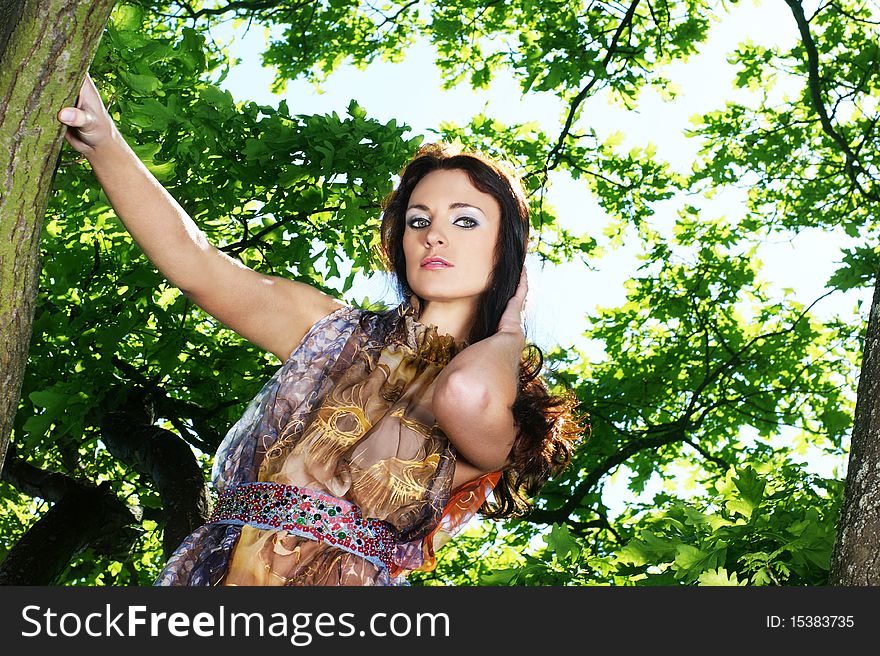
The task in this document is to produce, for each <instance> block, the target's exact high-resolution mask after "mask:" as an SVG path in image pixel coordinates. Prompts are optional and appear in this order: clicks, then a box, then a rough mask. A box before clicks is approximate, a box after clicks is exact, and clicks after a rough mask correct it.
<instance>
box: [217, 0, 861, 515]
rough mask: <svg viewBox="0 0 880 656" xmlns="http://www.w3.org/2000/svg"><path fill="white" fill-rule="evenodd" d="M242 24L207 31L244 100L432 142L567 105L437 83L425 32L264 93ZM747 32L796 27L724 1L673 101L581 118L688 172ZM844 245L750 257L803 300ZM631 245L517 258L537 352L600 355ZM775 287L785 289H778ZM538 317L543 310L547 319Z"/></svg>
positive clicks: (779, 248)
mask: <svg viewBox="0 0 880 656" xmlns="http://www.w3.org/2000/svg"><path fill="white" fill-rule="evenodd" d="M805 4H806V5H808V6H807V11H808V12H809V10H810V7H809V5H810V4H814V3H809V2H807V3H805ZM243 29H244V28H243V27H242V28H238V29H233V28H232V26H231V24H227V25H226V26H224V27H223V28H220V29H217V30H215V31H214V33H213V34H214V37H215V39H217V40H218V41H220V42H222V43H229V42H230V41H231V43H230V46H229V48H230V55H231V56H232V57H233V58H239V59H241V62H240V64H239V65H237V66H235V67H234V68H233V69H232V70H231V72H230V74H229V76H228V77H227V78H226V80H225V81H224V82H223V84H222V86H223V87H224V88H226V89H228V90H229V91H230V92H231V93H232V94H233V96H234V97H235V99H236V100H239V101H241V100H253V101H256V102H258V103H261V104H267V105H272V106H277V104H278V102H279V101H280V100H281V99H282V98H284V99H286V101H287V103H288V106H289V107H290V111H291V112H292V113H295V114H312V113H321V114H323V113H329V112H333V111H336V112H337V113H339V114H340V115H342V114H344V113H345V109H346V107H347V106H348V103H349V100H351V99H352V98H355V99H357V102H358V103H359V104H360V105H361V106H362V107H364V108H365V109H366V111H367V115H368V116H369V117H371V118H375V119H378V120H380V121H389V120H391V119H392V118H393V119H396V120H397V121H398V123H405V124H407V125H409V126H410V128H411V133H410V134H406V135H405V137H406V138H409V137H411V136H413V135H415V134H421V135H423V136H424V137H425V140H426V141H431V140H435V138H436V137H435V136H434V135H432V134H431V133H430V130H431V129H432V128H436V127H437V126H438V125H439V124H440V123H441V122H444V121H453V122H455V123H457V124H459V125H466V124H467V123H468V122H469V120H470V118H471V117H472V116H474V115H476V114H478V113H481V112H482V113H486V114H487V115H489V116H493V117H496V118H498V119H499V120H501V121H502V122H504V123H522V122H528V121H533V120H537V121H539V123H540V125H541V127H542V128H543V129H545V130H546V131H547V132H548V133H549V134H558V133H559V130H560V128H561V125H562V121H563V119H564V116H565V114H566V113H567V109H568V108H567V107H564V106H563V105H562V104H561V103H560V102H559V101H558V100H557V99H556V98H554V97H553V96H552V95H551V94H549V93H540V92H539V93H535V92H530V93H529V94H528V95H527V96H522V95H521V93H520V89H519V85H518V83H517V82H516V81H515V80H514V79H513V78H512V76H510V75H509V74H505V73H503V72H502V73H501V74H499V75H498V77H497V78H496V79H495V80H494V81H493V83H492V85H491V87H490V89H489V90H485V91H476V92H475V91H472V90H471V89H469V88H468V87H466V86H465V85H460V86H459V87H456V88H454V89H451V90H448V91H443V90H442V89H441V79H440V75H439V72H438V71H437V69H436V67H435V66H434V63H433V62H434V55H433V51H432V48H431V46H430V44H428V43H426V42H421V43H418V44H416V45H415V46H414V47H412V48H411V49H409V50H408V51H407V57H406V59H405V60H404V61H403V62H401V63H398V64H390V63H387V62H375V63H373V64H371V65H370V66H369V67H368V68H367V69H366V70H358V69H356V68H354V67H353V66H343V67H342V68H341V69H340V70H338V71H337V72H335V73H334V74H333V75H331V76H330V78H329V79H328V80H327V81H326V82H324V83H323V84H322V93H319V92H318V91H317V90H316V89H315V87H314V86H313V85H312V84H310V83H308V82H305V81H296V82H292V83H290V84H288V87H287V89H286V91H285V92H284V93H283V94H282V95H274V94H272V93H271V92H270V91H269V89H270V86H271V82H272V79H273V73H272V71H271V70H269V69H265V68H262V67H261V64H260V62H259V53H260V51H261V50H262V49H263V48H264V47H265V43H266V41H265V39H266V35H265V31H264V30H263V29H262V28H260V29H256V28H252V29H251V30H250V31H248V32H247V33H243ZM233 37H234V38H233ZM745 38H748V39H750V40H752V41H753V42H756V43H760V44H763V45H766V46H772V45H778V46H781V47H786V46H788V45H790V44H791V43H793V41H794V40H795V39H796V38H797V29H796V25H795V24H794V20H793V18H792V16H791V13H790V11H789V10H788V7H787V6H786V4H785V3H784V2H779V1H778V0H772V1H768V2H763V3H757V2H749V1H748V0H746V1H745V2H742V3H740V4H739V5H731V6H730V13H729V15H728V16H727V17H726V18H725V19H724V20H723V21H722V22H720V23H717V24H715V25H714V26H713V28H712V30H711V32H710V38H709V41H708V43H707V44H705V45H704V46H703V47H702V48H701V49H700V52H699V54H698V55H695V56H693V57H692V58H691V59H689V60H688V61H686V62H678V63H675V64H673V65H670V66H669V67H668V68H667V69H666V73H667V75H668V76H669V77H670V78H671V79H672V81H673V82H674V83H675V84H676V85H677V86H678V87H679V88H680V93H679V95H678V97H677V98H676V99H675V100H674V101H673V102H665V101H663V100H662V99H661V98H660V97H659V95H658V94H657V93H656V92H653V91H651V90H650V89H649V90H646V91H645V92H644V93H643V95H642V97H641V99H640V102H639V106H638V111H635V112H628V111H626V110H625V109H623V108H622V107H620V106H618V105H613V104H611V103H610V102H609V101H608V99H607V97H605V96H602V95H600V96H597V97H594V98H591V99H589V100H588V101H587V103H586V104H585V106H584V116H585V117H588V119H589V122H590V125H591V126H592V127H593V128H595V129H596V131H597V133H598V135H599V137H600V138H605V137H608V136H610V135H611V134H613V133H615V132H618V131H619V132H621V133H622V134H623V135H624V141H623V142H622V143H621V145H620V146H619V148H620V150H621V151H627V150H629V149H630V148H632V147H641V148H644V147H646V146H648V145H649V144H654V145H655V146H656V149H657V156H658V157H659V158H660V159H663V160H666V161H668V162H669V163H670V165H671V166H672V167H673V168H674V169H675V170H678V171H681V172H687V171H688V170H689V169H690V167H691V165H692V162H693V161H694V159H695V156H696V153H697V151H698V149H699V146H700V144H699V142H698V141H697V140H696V139H694V138H689V137H687V136H686V135H685V130H687V129H689V128H691V127H692V124H691V122H690V118H691V117H692V116H694V115H696V114H703V113H706V112H708V111H711V110H715V109H720V108H723V106H724V102H725V101H726V100H734V99H735V100H739V101H742V102H752V100H753V99H752V98H750V97H749V95H748V94H747V93H746V92H743V91H737V90H735V88H734V86H733V79H734V74H735V69H734V67H733V66H732V65H730V64H729V63H728V62H727V56H728V55H729V53H731V52H732V51H733V50H734V49H735V48H736V47H737V44H739V43H740V42H742V41H743V40H745ZM400 79H405V80H406V81H407V83H406V92H405V93H389V92H388V88H389V86H388V82H389V81H390V80H400ZM798 84H800V83H799V82H798V81H796V80H785V79H784V78H783V79H781V80H780V81H779V82H778V83H777V86H776V88H775V90H774V93H775V94H777V96H778V97H781V96H782V95H784V94H786V93H787V94H793V93H796V92H797V90H798ZM744 194H745V192H744V191H740V192H735V191H730V192H724V193H722V194H720V195H718V196H715V197H713V198H712V199H711V201H709V200H705V199H704V200H703V201H702V202H701V207H702V208H703V212H704V215H706V216H710V217H717V216H728V217H739V216H741V215H742V214H743V213H744V211H745V202H744V198H745V196H744ZM547 200H548V201H549V202H550V203H551V204H552V205H554V207H555V208H556V211H557V215H558V217H559V220H560V223H561V224H562V225H563V226H564V227H566V228H568V229H569V230H572V231H573V232H575V233H588V234H590V235H591V236H592V237H594V238H595V239H596V240H597V241H598V243H599V245H600V246H603V247H604V246H607V243H608V239H607V238H606V237H605V236H604V235H603V229H604V228H605V226H607V225H608V224H609V223H610V222H611V219H610V218H609V217H608V216H606V215H605V214H604V212H603V211H602V210H601V208H600V207H599V206H598V204H597V203H596V201H595V199H594V198H592V196H591V195H590V193H589V192H588V190H587V189H586V188H585V186H584V185H583V184H582V183H578V182H577V181H572V180H570V179H568V178H567V176H566V175H564V174H557V175H555V176H554V177H553V178H552V186H551V188H550V190H549V193H548V195H547ZM679 206H680V199H673V200H672V201H667V202H665V203H661V204H658V205H657V207H656V209H657V214H656V215H655V217H652V220H651V224H652V226H653V227H654V228H655V229H658V230H660V231H661V232H662V233H664V234H669V233H668V231H669V229H670V228H671V226H672V225H673V224H674V221H675V219H676V218H677V215H676V214H675V210H676V208H677V207H679ZM848 245H850V240H849V238H847V237H846V236H845V235H843V234H842V232H840V233H829V232H828V231H827V230H822V231H819V230H804V231H802V232H800V233H799V234H797V235H783V236H779V237H775V238H774V239H773V240H772V241H770V242H767V243H764V244H762V245H761V247H760V249H759V251H758V255H757V260H759V261H760V262H761V263H762V265H763V268H762V270H761V277H762V278H763V279H764V280H766V281H767V282H768V285H769V292H770V293H771V294H773V295H774V296H777V297H778V298H783V297H787V298H789V299H793V300H796V301H798V302H800V303H803V304H804V305H809V304H810V303H812V302H813V301H814V300H815V299H817V298H819V297H820V296H822V294H824V293H825V291H826V290H825V289H824V285H825V282H826V281H827V280H828V278H829V277H830V276H831V274H832V273H833V272H834V270H835V269H836V268H837V267H838V266H839V262H840V259H841V255H840V251H841V248H843V247H846V246H848ZM640 252H641V251H640V248H639V243H638V240H637V239H632V238H631V239H625V240H624V242H623V246H621V247H618V248H616V249H613V250H609V251H608V253H607V255H606V256H605V257H603V258H602V259H601V260H598V261H593V262H591V266H592V267H593V269H594V270H590V269H589V268H587V267H586V266H585V265H584V264H583V263H580V262H575V263H568V264H563V265H559V266H554V265H547V266H543V267H542V266H541V264H540V263H539V262H538V261H537V260H536V259H535V258H533V257H531V256H530V257H529V258H528V259H527V268H528V272H529V297H528V299H527V304H526V325H527V328H528V330H529V337H530V340H531V341H533V342H534V343H536V344H538V346H540V347H541V348H542V349H545V350H547V349H550V348H552V347H553V346H556V345H559V346H561V347H562V348H571V347H576V348H578V349H580V350H581V351H582V352H583V353H584V355H585V357H587V358H590V359H592V360H593V361H599V360H603V359H605V358H606V357H607V355H606V354H605V353H604V351H603V350H602V349H601V346H600V345H598V344H595V343H592V342H590V341H589V340H587V339H586V338H584V337H583V335H582V334H581V333H582V331H583V327H584V318H585V317H589V316H594V315H595V314H596V312H597V308H598V307H615V306H619V305H622V304H623V303H624V302H625V288H624V283H625V281H627V280H628V279H630V278H632V277H633V276H634V275H636V274H637V272H636V268H637V267H638V266H639V264H640V261H639V260H638V259H637V257H638V255H639V253H640ZM340 270H341V274H342V276H343V277H344V276H346V275H347V273H348V270H349V269H347V268H346V267H340ZM784 289H789V290H790V292H784V291H783V290H784ZM870 291H871V290H860V291H854V292H849V293H846V294H841V293H837V294H835V295H833V296H832V297H829V298H828V299H825V300H823V301H822V302H820V303H819V304H818V305H817V306H816V308H815V314H816V315H817V316H818V317H819V318H827V317H830V316H833V315H838V316H845V317H851V318H852V319H853V320H855V319H856V314H861V315H865V314H866V313H867V309H868V307H869V306H870V301H871V298H870ZM364 296H368V297H369V298H370V299H374V300H376V299H380V298H382V299H385V300H386V301H388V302H396V301H395V299H394V293H393V291H392V288H391V285H390V284H388V280H387V278H386V277H385V276H384V275H382V274H378V275H375V276H372V277H370V278H366V277H364V276H361V275H360V274H358V276H356V278H355V284H354V287H353V289H352V290H350V292H349V293H348V294H346V297H345V299H346V300H348V301H359V300H360V299H362V298H363V297H364ZM548 317H552V320H547V318H548ZM854 395H855V391H853V396H854ZM783 439H785V436H784V435H783ZM808 464H809V466H810V467H811V468H813V469H815V470H816V471H818V472H820V473H823V474H825V475H831V474H832V473H833V472H834V469H835V468H842V467H843V465H844V464H845V463H844V462H843V461H840V462H831V461H829V459H827V458H825V459H821V460H817V461H810V463H808ZM627 475H628V471H627V470H626V468H621V470H620V473H619V474H618V475H617V476H615V477H614V480H613V481H612V487H615V486H616V488H618V489H619V487H620V485H619V483H620V482H621V481H623V480H624V479H625V478H626V476H627ZM837 475H840V471H838V472H837ZM658 485H659V481H658V480H655V481H653V482H652V484H651V485H650V486H649V488H648V490H647V491H646V493H645V494H643V495H642V498H644V499H647V498H648V497H649V496H650V495H651V494H652V493H653V492H654V491H656V489H657V486H658ZM613 496H614V498H615V500H614V501H613V502H612V506H613V507H612V514H616V512H618V511H619V510H620V508H621V507H622V505H621V504H623V503H625V499H626V498H627V495H626V494H621V495H618V494H615V495H613ZM631 497H632V495H631V494H630V495H629V498H631Z"/></svg>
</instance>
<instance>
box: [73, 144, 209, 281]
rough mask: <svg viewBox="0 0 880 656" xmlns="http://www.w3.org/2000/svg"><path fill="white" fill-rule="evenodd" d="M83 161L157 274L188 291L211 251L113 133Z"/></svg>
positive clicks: (191, 221)
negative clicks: (90, 167) (87, 163)
mask: <svg viewBox="0 0 880 656" xmlns="http://www.w3.org/2000/svg"><path fill="white" fill-rule="evenodd" d="M86 157H87V159H88V161H89V164H91V166H92V170H93V171H94V172H95V175H96V176H97V178H98V181H99V182H100V183H101V186H102V187H103V189H104V192H105V193H106V194H107V198H108V199H109V200H110V204H111V205H112V206H113V209H114V210H115V212H116V215H117V216H118V217H119V219H120V220H121V221H122V223H123V225H125V228H126V229H127V230H128V232H129V233H130V234H131V236H132V238H133V239H134V240H135V242H136V243H137V245H138V246H139V247H140V248H141V250H143V252H144V254H145V255H146V256H147V257H148V258H149V259H150V261H151V262H152V263H153V264H154V265H155V266H156V268H157V269H158V270H159V272H160V273H161V274H162V275H163V276H164V277H165V278H166V279H167V280H168V281H169V282H170V283H171V284H173V285H174V286H176V287H178V288H180V289H181V290H182V291H184V292H187V291H192V288H193V287H195V286H196V285H197V283H198V281H199V279H200V271H202V270H203V266H202V265H203V263H204V261H205V260H206V258H207V257H208V256H209V255H210V251H211V250H213V249H214V247H213V246H212V245H211V244H210V243H209V242H208V240H207V238H206V237H205V234H204V233H203V232H202V231H201V230H200V229H199V228H198V226H197V225H196V224H195V223H194V222H193V220H192V219H191V218H190V216H189V215H188V214H187V213H186V211H185V210H184V209H183V208H182V207H181V206H180V204H179V203H178V202H177V201H176V200H175V199H174V198H173V197H172V196H171V194H169V193H168V191H166V190H165V188H164V187H163V186H162V185H161V184H160V183H159V181H158V180H156V178H155V177H154V176H153V174H152V173H150V171H149V169H147V167H146V166H145V165H144V164H143V162H141V160H140V159H139V158H138V156H137V155H136V154H135V153H134V151H133V150H132V149H131V147H130V146H129V145H128V144H127V143H126V142H125V139H124V138H123V137H122V135H121V134H119V132H118V131H116V130H114V131H113V137H112V138H111V139H108V140H107V141H105V142H103V143H102V144H101V146H100V147H99V148H97V149H96V150H95V151H94V152H93V153H90V154H88V155H87V156H86Z"/></svg>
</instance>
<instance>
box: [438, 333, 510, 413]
mask: <svg viewBox="0 0 880 656" xmlns="http://www.w3.org/2000/svg"><path fill="white" fill-rule="evenodd" d="M523 348H525V338H524V337H523V335H522V333H515V332H498V333H495V334H494V335H492V336H490V337H487V338H486V339H483V340H480V341H479V342H477V343H476V344H471V345H470V346H468V347H467V348H465V349H464V350H463V351H461V352H460V353H458V354H457V355H456V356H455V357H454V358H452V360H451V361H450V362H449V364H448V365H446V367H444V369H443V371H442V372H440V374H439V375H438V376H437V383H436V384H437V387H436V391H435V394H437V395H438V396H439V397H440V398H451V399H453V401H452V402H453V403H454V402H455V401H454V399H455V397H456V395H455V394H451V395H445V394H443V392H444V391H445V389H444V388H445V387H446V385H447V384H448V382H449V381H450V380H451V379H452V377H453V376H454V377H455V379H456V381H457V382H456V384H455V388H456V389H457V390H459V394H461V395H464V394H469V395H473V397H476V398H479V396H480V395H481V394H482V393H485V394H486V396H487V398H488V399H490V400H492V401H496V402H499V403H501V404H503V405H505V406H506V407H511V406H512V405H513V402H514V401H515V400H516V394H517V390H518V387H519V368H520V358H521V356H522V351H523Z"/></svg>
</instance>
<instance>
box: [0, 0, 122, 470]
mask: <svg viewBox="0 0 880 656" xmlns="http://www.w3.org/2000/svg"><path fill="white" fill-rule="evenodd" d="M114 4H115V0H93V1H90V2H83V0H24V1H21V0H19V1H18V2H4V4H3V5H2V9H0V18H2V19H3V20H2V25H3V27H2V28H0V47H2V50H0V153H5V154H3V155H2V157H4V158H7V159H6V160H5V162H4V163H3V166H2V167H0V467H2V465H3V460H4V458H5V456H6V448H7V445H8V443H9V437H10V433H11V432H12V424H13V418H14V416H15V412H16V410H17V408H18V402H19V395H20V394H21V384H22V380H23V378H24V368H25V364H26V362H27V354H28V349H29V347H30V338H31V330H32V325H33V320H34V310H35V299H36V292H37V284H38V281H39V272H40V258H39V245H40V234H41V232H42V224H43V214H44V212H45V210H46V204H47V202H48V198H49V192H50V190H51V186H52V178H53V175H54V170H55V163H56V161H57V159H58V153H59V152H60V150H61V142H62V140H63V135H62V130H63V126H62V125H61V124H60V123H59V122H58V121H57V119H56V118H55V117H56V114H57V112H58V110H59V109H61V107H63V106H64V105H68V104H71V103H72V101H73V99H74V98H75V97H76V94H77V92H78V91H79V86H80V84H81V82H82V80H83V77H84V76H85V74H86V71H87V70H88V67H89V64H90V63H91V61H92V58H93V57H94V54H95V50H96V49H97V47H98V42H99V40H100V38H101V34H102V32H103V31H104V27H105V26H106V24H107V21H108V19H109V17H110V11H111V10H112V9H113V5H114ZM7 18H8V19H9V22H7Z"/></svg>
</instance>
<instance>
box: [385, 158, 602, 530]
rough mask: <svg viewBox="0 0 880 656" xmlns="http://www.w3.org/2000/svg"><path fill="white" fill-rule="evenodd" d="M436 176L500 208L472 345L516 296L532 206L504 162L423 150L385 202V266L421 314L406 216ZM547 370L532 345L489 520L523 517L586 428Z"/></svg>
mask: <svg viewBox="0 0 880 656" xmlns="http://www.w3.org/2000/svg"><path fill="white" fill-rule="evenodd" d="M437 170H460V171H464V172H465V173H466V174H467V176H468V178H469V179H470V182H471V184H473V185H474V187H476V188H477V189H479V190H480V191H482V192H483V193H486V194H490V195H491V196H492V197H494V198H495V200H496V201H497V202H498V205H499V206H500V208H501V223H500V226H499V232H498V241H497V243H496V244H495V255H494V258H495V262H494V266H493V269H492V274H491V276H490V279H489V284H488V285H487V287H486V290H485V291H484V292H483V293H482V294H481V295H480V297H479V298H478V300H477V304H476V307H477V310H476V315H475V317H474V321H473V324H472V326H471V330H470V333H469V335H468V338H467V341H468V343H469V344H475V343H476V342H478V341H480V340H482V339H486V338H487V337H490V336H491V335H493V334H495V332H496V331H497V329H498V323H499V322H500V321H501V315H502V314H503V313H504V310H505V308H506V307H507V303H508V301H509V300H510V298H511V297H512V296H513V295H514V293H515V292H516V288H517V285H518V284H519V279H520V274H521V272H522V269H523V267H524V266H525V259H526V251H527V249H528V242H529V206H528V203H527V201H526V196H525V193H524V191H523V188H522V184H521V182H520V180H519V178H518V177H517V176H516V174H515V173H514V172H513V171H512V170H511V169H510V168H508V167H507V166H506V165H504V164H503V163H502V162H500V161H498V160H495V159H494V158H491V157H488V156H486V155H484V154H482V153H478V152H475V151H463V150H461V149H458V148H456V147H453V146H451V145H450V144H444V143H430V144H426V145H424V146H422V147H421V148H420V149H419V151H418V152H417V153H416V154H415V156H414V157H413V158H412V159H411V160H410V162H409V163H408V164H407V165H406V167H405V168H404V170H403V171H402V172H401V174H400V182H399V183H398V185H397V188H396V189H395V190H394V191H392V192H391V194H389V196H388V197H387V198H386V199H385V201H384V203H383V206H382V207H383V213H382V227H381V239H382V259H383V261H384V264H385V266H386V267H387V269H388V270H389V271H390V272H391V273H392V274H393V275H394V277H395V279H396V282H397V286H398V291H399V293H400V294H401V296H402V297H403V298H404V299H407V300H408V301H409V302H410V303H412V301H411V299H412V298H413V297H415V298H416V299H417V300H418V304H419V307H421V308H424V307H425V301H424V299H421V298H419V297H418V296H417V295H415V294H414V292H413V291H412V289H411V288H410V286H409V282H408V280H407V276H406V258H405V256H404V251H403V234H404V230H405V225H406V223H405V215H406V209H407V206H408V205H409V199H410V196H411V195H412V192H413V189H415V187H416V185H417V184H418V183H419V182H420V181H421V180H422V178H424V177H425V176H426V175H428V174H429V173H431V172H433V171H437ZM543 366H544V355H543V352H542V351H541V349H540V348H539V347H538V346H536V345H535V344H527V345H526V347H525V349H523V354H522V356H521V360H520V375H519V387H518V391H517V396H516V400H515V401H514V404H513V408H512V413H513V418H514V421H515V422H516V426H517V429H518V432H517V436H516V439H515V440H514V443H513V449H512V451H511V454H510V458H509V460H510V462H509V464H508V465H507V466H506V467H505V469H504V470H502V472H501V478H500V480H499V481H498V484H497V485H496V486H495V489H494V491H493V494H492V496H493V497H494V501H493V500H489V501H487V502H486V503H485V504H483V506H482V507H481V508H480V513H481V514H482V515H483V516H485V517H491V518H504V517H514V516H517V515H523V514H526V513H527V512H528V510H529V508H530V504H529V498H530V497H533V496H535V495H536V494H537V493H538V492H539V491H540V490H541V488H542V487H543V486H544V484H545V483H546V482H547V481H548V480H549V479H550V478H552V477H554V476H556V475H557V474H559V473H561V472H562V471H563V470H564V469H565V467H566V466H567V465H568V463H569V462H570V460H571V456H572V452H573V449H574V446H575V444H576V442H577V441H578V439H579V438H580V437H581V436H582V435H583V432H584V430H585V428H586V427H585V426H582V425H581V421H582V419H583V418H581V417H578V416H577V414H576V410H575V409H576V407H577V405H578V401H577V398H576V397H575V396H574V394H573V393H571V392H570V391H569V390H566V391H565V392H563V393H562V394H557V395H554V394H550V392H549V391H548V388H547V384H546V382H545V381H544V380H543V378H542V377H541V375H540V374H541V370H542V369H543ZM584 418H585V417H584Z"/></svg>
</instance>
